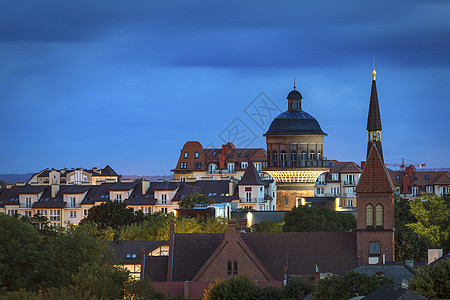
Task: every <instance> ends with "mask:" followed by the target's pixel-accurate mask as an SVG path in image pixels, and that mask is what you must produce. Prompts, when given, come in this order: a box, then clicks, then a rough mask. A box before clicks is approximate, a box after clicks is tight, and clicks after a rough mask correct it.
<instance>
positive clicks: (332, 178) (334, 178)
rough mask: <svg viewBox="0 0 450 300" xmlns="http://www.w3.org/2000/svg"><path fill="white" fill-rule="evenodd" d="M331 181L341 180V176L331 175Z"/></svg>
mask: <svg viewBox="0 0 450 300" xmlns="http://www.w3.org/2000/svg"><path fill="white" fill-rule="evenodd" d="M331 180H339V174H338V173H333V174H331Z"/></svg>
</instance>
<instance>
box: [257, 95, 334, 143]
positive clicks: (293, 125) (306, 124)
mask: <svg viewBox="0 0 450 300" xmlns="http://www.w3.org/2000/svg"><path fill="white" fill-rule="evenodd" d="M292 92H294V91H292ZM292 92H291V93H292ZM295 92H297V91H295ZM291 93H289V95H291ZM297 93H298V94H299V95H300V93H299V92H297ZM300 97H301V95H300ZM288 98H289V96H288ZM297 134H298V135H303V134H304V135H326V133H324V132H323V131H322V129H321V128H320V125H319V122H317V120H316V119H315V118H314V117H313V116H311V115H310V114H308V113H307V112H305V111H302V110H300V111H285V112H284V113H281V114H280V115H278V117H276V118H275V119H274V120H273V121H272V123H271V124H270V127H269V130H267V132H266V133H265V134H264V135H297Z"/></svg>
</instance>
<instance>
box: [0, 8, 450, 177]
mask: <svg viewBox="0 0 450 300" xmlns="http://www.w3.org/2000/svg"><path fill="white" fill-rule="evenodd" d="M449 16H450V1H430V0H423V1H414V0H412V1H411V0H409V1H404V0H402V1H360V0H353V1H335V0H333V1H111V0H109V1H100V0H96V1H82V0H79V1H56V0H53V1H46V0H41V1H35V0H34V1H31V0H30V1H3V3H2V8H1V10H0V101H1V102H0V103H1V106H0V107H1V118H0V141H1V142H0V145H1V146H0V173H28V172H37V171H39V170H42V169H44V168H52V167H54V168H63V167H67V168H77V167H84V168H92V167H94V166H97V164H98V166H99V167H104V166H105V165H107V164H109V165H110V166H111V167H112V168H114V169H115V170H116V171H117V172H118V173H120V174H136V175H163V174H171V172H170V170H171V169H173V168H174V167H175V165H176V162H177V160H178V156H179V153H180V149H181V148H182V146H183V144H184V143H185V142H186V141H189V140H198V141H200V142H201V143H202V144H203V146H204V147H206V146H207V145H215V146H216V147H220V145H221V144H222V143H224V141H225V142H226V141H228V140H229V141H232V142H234V144H235V145H236V146H237V147H264V148H265V138H264V137H263V136H262V135H263V133H264V132H265V131H266V130H267V129H268V127H269V125H270V120H271V119H273V118H274V117H275V116H276V115H277V114H278V113H279V112H281V111H285V110H287V100H286V96H287V94H288V93H289V91H290V90H291V89H292V87H293V78H294V76H295V79H296V86H297V90H299V91H300V92H301V93H302V95H303V101H302V108H303V110H305V111H307V112H308V113H310V114H311V115H313V116H314V117H315V118H316V119H317V120H318V122H319V123H320V125H321V127H322V130H323V131H324V132H326V133H327V134H328V136H327V137H325V144H324V156H326V157H328V159H337V160H339V161H355V162H358V163H359V162H360V161H361V160H364V159H365V154H366V153H365V151H366V149H367V133H366V120H367V112H368V107H369V97H370V87H371V80H372V75H371V71H372V55H375V67H376V70H377V89H378V99H379V102H380V110H381V118H382V124H383V131H382V142H383V152H384V158H385V161H386V162H390V163H400V162H401V158H402V157H405V158H407V159H409V160H410V161H412V162H415V163H426V164H427V168H428V167H432V168H444V167H446V168H448V167H450V155H449V149H450V134H449V130H450V118H449V115H450V104H449V102H450V96H449V95H450V17H449ZM267 107H269V108H270V109H269V110H266V109H265V108H267ZM258 111H259V113H261V115H260V116H257V115H256V114H255V112H258ZM233 130H237V131H238V132H239V134H238V135H237V136H236V135H233V134H232V133H233Z"/></svg>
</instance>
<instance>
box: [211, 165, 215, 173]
mask: <svg viewBox="0 0 450 300" xmlns="http://www.w3.org/2000/svg"><path fill="white" fill-rule="evenodd" d="M215 171H216V165H215V164H209V173H214V172H215Z"/></svg>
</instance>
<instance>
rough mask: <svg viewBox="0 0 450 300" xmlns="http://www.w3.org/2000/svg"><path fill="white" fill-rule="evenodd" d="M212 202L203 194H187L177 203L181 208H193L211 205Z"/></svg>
mask: <svg viewBox="0 0 450 300" xmlns="http://www.w3.org/2000/svg"><path fill="white" fill-rule="evenodd" d="M213 203H214V200H212V199H210V198H208V196H206V195H203V194H198V193H195V194H189V195H187V196H186V197H184V198H183V199H181V201H180V202H179V203H178V205H179V206H180V207H181V208H193V207H194V206H195V205H197V204H213Z"/></svg>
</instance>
